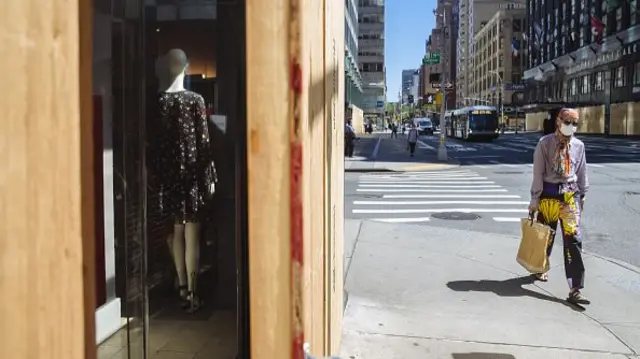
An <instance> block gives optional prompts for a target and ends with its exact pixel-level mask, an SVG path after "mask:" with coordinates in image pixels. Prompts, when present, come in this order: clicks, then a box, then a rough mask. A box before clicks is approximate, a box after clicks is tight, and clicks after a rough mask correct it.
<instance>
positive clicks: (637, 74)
mask: <svg viewBox="0 0 640 359" xmlns="http://www.w3.org/2000/svg"><path fill="white" fill-rule="evenodd" d="M633 84H634V85H640V61H638V62H636V63H635V64H633Z"/></svg>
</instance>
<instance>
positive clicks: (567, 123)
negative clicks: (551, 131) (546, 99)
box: [562, 118, 578, 126]
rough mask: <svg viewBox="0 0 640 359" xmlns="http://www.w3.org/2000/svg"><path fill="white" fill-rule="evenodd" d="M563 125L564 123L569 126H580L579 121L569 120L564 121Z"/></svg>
mask: <svg viewBox="0 0 640 359" xmlns="http://www.w3.org/2000/svg"><path fill="white" fill-rule="evenodd" d="M562 123H564V124H565V125H567V126H578V119H577V118H576V119H567V120H562Z"/></svg>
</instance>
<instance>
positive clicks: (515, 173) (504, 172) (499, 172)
mask: <svg viewBox="0 0 640 359" xmlns="http://www.w3.org/2000/svg"><path fill="white" fill-rule="evenodd" d="M493 173H497V174H500V175H521V174H523V173H524V172H516V171H494V172H493Z"/></svg>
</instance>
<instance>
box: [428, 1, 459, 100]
mask: <svg viewBox="0 0 640 359" xmlns="http://www.w3.org/2000/svg"><path fill="white" fill-rule="evenodd" d="M456 6H457V5H456V2H455V1H454V2H452V1H447V0H438V4H437V7H436V9H434V13H435V23H436V26H435V27H434V28H433V29H432V30H431V35H430V36H429V38H428V40H427V41H426V45H425V53H426V54H439V55H440V63H438V64H433V65H431V64H423V65H422V67H421V71H420V76H421V78H420V82H421V84H422V85H421V88H420V95H421V100H422V102H423V103H426V102H428V101H427V98H429V96H430V98H431V99H433V98H434V94H436V93H437V92H439V91H440V87H441V85H442V81H444V80H445V79H446V82H447V83H448V84H451V85H453V84H454V83H455V67H454V66H453V64H454V59H455V58H456V54H455V47H454V45H455V37H454V35H455V32H454V31H452V30H453V29H454V27H456V26H457V21H456V20H454V17H455V14H456V13H457V9H456ZM447 96H448V97H447V107H448V108H452V107H453V106H455V91H454V88H450V89H449V90H448V91H447Z"/></svg>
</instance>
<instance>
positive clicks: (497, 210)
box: [352, 208, 529, 214]
mask: <svg viewBox="0 0 640 359" xmlns="http://www.w3.org/2000/svg"><path fill="white" fill-rule="evenodd" d="M528 211H529V210H528V209H526V208H525V209H514V208H509V209H507V208H413V209H408V208H393V209H391V208H390V209H353V210H352V213H355V214H375V213H380V214H382V213H387V214H389V213H404V214H408V213H440V212H462V213H527V212H528Z"/></svg>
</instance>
